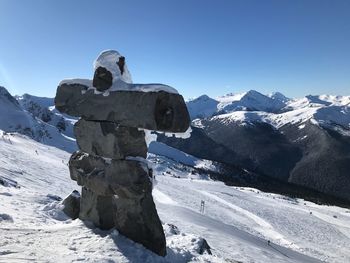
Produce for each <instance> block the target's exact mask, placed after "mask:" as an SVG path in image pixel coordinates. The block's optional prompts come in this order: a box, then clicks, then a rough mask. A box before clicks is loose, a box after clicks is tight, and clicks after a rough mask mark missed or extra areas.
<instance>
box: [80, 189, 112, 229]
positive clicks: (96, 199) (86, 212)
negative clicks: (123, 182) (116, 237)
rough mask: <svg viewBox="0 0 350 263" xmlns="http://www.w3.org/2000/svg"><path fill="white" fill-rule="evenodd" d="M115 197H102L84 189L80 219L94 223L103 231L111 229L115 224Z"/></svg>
mask: <svg viewBox="0 0 350 263" xmlns="http://www.w3.org/2000/svg"><path fill="white" fill-rule="evenodd" d="M114 211H115V208H114V197H113V196H101V195H98V194H96V193H95V192H93V191H91V190H90V189H88V188H86V187H83V189H82V191H81V201H80V213H79V218H80V219H81V220H86V221H90V222H92V223H93V224H94V225H95V226H96V227H99V228H101V229H111V228H113V227H114V226H115V223H114Z"/></svg>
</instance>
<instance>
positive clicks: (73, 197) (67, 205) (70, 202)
mask: <svg viewBox="0 0 350 263" xmlns="http://www.w3.org/2000/svg"><path fill="white" fill-rule="evenodd" d="M62 204H63V205H64V208H63V212H64V213H65V214H66V215H67V216H69V217H70V218H72V219H77V218H78V217H79V212H80V193H79V192H78V191H77V190H74V191H73V192H72V193H71V194H70V195H68V196H67V197H66V198H65V199H64V200H63V201H62Z"/></svg>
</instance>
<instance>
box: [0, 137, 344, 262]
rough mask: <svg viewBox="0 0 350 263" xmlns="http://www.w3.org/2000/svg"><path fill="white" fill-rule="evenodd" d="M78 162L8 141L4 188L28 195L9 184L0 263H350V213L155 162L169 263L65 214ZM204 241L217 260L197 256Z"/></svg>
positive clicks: (1, 157)
mask: <svg viewBox="0 0 350 263" xmlns="http://www.w3.org/2000/svg"><path fill="white" fill-rule="evenodd" d="M0 135H1V134H0ZM174 156H178V153H177V154H175V153H174ZM69 157H70V154H69V153H67V152H65V151H62V150H59V149H57V148H55V147H50V146H47V145H43V144H40V143H38V142H35V141H33V140H31V139H28V138H27V137H25V136H22V135H18V134H15V135H9V134H7V135H4V136H0V179H4V178H5V179H6V178H7V179H11V180H15V181H17V182H18V185H19V186H20V188H15V187H10V186H8V187H4V186H1V185H0V262H28V261H33V262H42V261H43V262H77V261H87V262H190V261H192V262H236V261H238V262H319V261H320V260H324V261H328V262H349V261H350V247H349V245H348V244H349V243H350V223H349V222H350V211H349V210H348V209H344V208H338V207H329V206H320V205H316V204H313V203H310V202H305V201H303V200H300V199H298V200H295V199H290V198H287V197H283V196H280V195H275V194H269V193H263V192H260V191H258V190H256V189H251V188H237V187H228V186H225V185H224V184H223V183H220V182H214V181H211V180H208V179H207V177H206V176H204V175H202V176H200V175H194V174H192V173H190V172H188V171H187V170H186V169H181V168H180V166H178V165H176V164H177V162H173V161H171V160H169V159H166V158H164V157H160V156H155V155H152V154H151V155H150V157H149V159H150V161H152V162H153V163H155V164H154V169H155V175H156V183H155V188H154V191H153V195H154V198H155V201H156V205H157V209H158V212H159V215H160V217H161V220H162V221H163V223H164V228H165V231H166V236H167V252H168V256H167V257H165V258H161V257H159V256H156V255H155V254H153V253H151V252H149V251H147V250H146V249H144V248H143V247H142V246H141V245H138V244H135V243H133V242H132V241H130V240H128V239H126V238H125V237H123V236H122V235H119V234H118V232H117V231H115V230H111V231H101V230H99V229H96V228H94V227H93V226H92V225H91V224H89V223H85V224H84V223H83V222H82V221H80V220H74V221H72V220H70V219H68V218H67V217H66V216H65V215H64V214H63V213H62V212H61V204H60V202H59V201H58V200H59V198H58V197H62V198H64V197H65V196H66V195H68V194H69V193H70V192H71V191H72V190H74V189H79V188H78V187H77V185H76V184H75V182H73V181H71V179H70V177H69V171H68V167H67V161H68V159H69ZM183 158H184V157H183ZM192 161H195V162H196V163H199V161H198V160H192ZM199 178H201V179H199ZM202 200H203V201H205V210H204V213H200V212H199V209H200V203H201V201H202ZM169 224H173V225H176V226H177V227H178V229H179V232H178V231H174V230H173V229H172V228H171V227H170V225H169ZM200 237H203V238H205V239H206V240H207V241H208V243H209V245H210V246H211V247H212V252H213V255H208V254H204V255H200V254H199V253H198V244H199V243H200V241H201V239H200ZM268 240H269V241H270V243H268Z"/></svg>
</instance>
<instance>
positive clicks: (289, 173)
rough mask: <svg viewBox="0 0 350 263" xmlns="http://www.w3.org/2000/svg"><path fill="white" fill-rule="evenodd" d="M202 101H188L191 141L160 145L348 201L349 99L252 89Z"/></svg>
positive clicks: (346, 97)
mask: <svg viewBox="0 0 350 263" xmlns="http://www.w3.org/2000/svg"><path fill="white" fill-rule="evenodd" d="M201 98H202V97H199V99H195V100H192V101H189V102H187V104H188V109H189V111H190V113H191V116H192V119H193V121H192V126H193V127H194V128H193V130H194V131H195V132H193V133H192V136H191V138H189V139H187V140H181V139H168V138H162V139H161V140H162V142H164V143H167V144H169V145H171V146H173V147H177V148H179V149H180V150H183V151H185V152H187V153H189V154H193V155H196V156H198V157H201V158H205V159H210V160H214V161H218V162H224V163H226V164H230V165H238V166H240V167H242V168H245V169H247V170H250V171H254V172H256V173H258V174H260V175H264V176H267V177H272V178H275V179H278V180H282V181H285V182H291V183H293V184H297V185H301V186H306V187H308V188H312V189H315V190H317V191H320V192H322V193H327V194H330V195H333V196H337V197H340V198H344V199H347V200H350V176H349V173H348V171H349V170H350V104H349V102H350V96H330V95H320V96H311V95H310V96H306V97H304V98H300V99H289V98H287V97H285V96H284V95H283V94H281V93H273V94H270V95H267V96H265V95H263V94H260V93H258V92H257V91H248V92H246V93H241V94H228V95H226V96H222V97H218V98H217V99H215V100H214V99H211V98H209V97H205V100H203V99H201ZM214 101H216V102H217V104H216V109H215V107H214V106H215V103H214ZM199 105H200V106H199ZM208 145H210V146H208Z"/></svg>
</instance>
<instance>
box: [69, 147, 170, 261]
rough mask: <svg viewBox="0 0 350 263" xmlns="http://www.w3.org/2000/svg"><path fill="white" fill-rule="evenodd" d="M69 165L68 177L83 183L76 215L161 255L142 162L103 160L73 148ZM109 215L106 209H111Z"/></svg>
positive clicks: (158, 229) (161, 235) (162, 243)
mask: <svg viewBox="0 0 350 263" xmlns="http://www.w3.org/2000/svg"><path fill="white" fill-rule="evenodd" d="M69 164H70V165H69V167H70V171H71V178H72V179H73V180H76V181H77V182H78V184H79V185H82V186H83V192H82V201H81V210H80V216H79V217H80V218H81V219H85V220H90V221H92V222H93V223H94V224H95V225H96V226H98V227H101V228H104V229H108V227H109V226H110V227H112V226H113V224H112V223H111V222H110V220H111V218H114V219H113V220H114V225H115V227H116V228H117V229H118V231H119V232H120V233H122V234H123V235H125V236H127V237H129V238H130V239H132V240H134V241H136V242H139V243H141V244H143V245H144V246H145V247H146V248H148V249H150V250H152V251H154V252H156V253H157V254H159V255H162V256H164V255H165V253H166V250H165V247H166V246H165V236H164V232H163V228H162V225H161V222H160V220H159V217H158V214H157V210H156V207H155V204H154V202H153V198H152V184H151V181H150V179H149V177H148V170H147V169H148V168H147V166H146V165H145V164H144V163H141V162H138V161H131V160H111V161H106V160H105V159H104V158H102V157H97V156H91V155H87V154H85V153H82V152H76V153H74V154H73V155H72V157H71V159H70V162H69ZM113 211H114V213H113V217H111V214H110V212H113Z"/></svg>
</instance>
